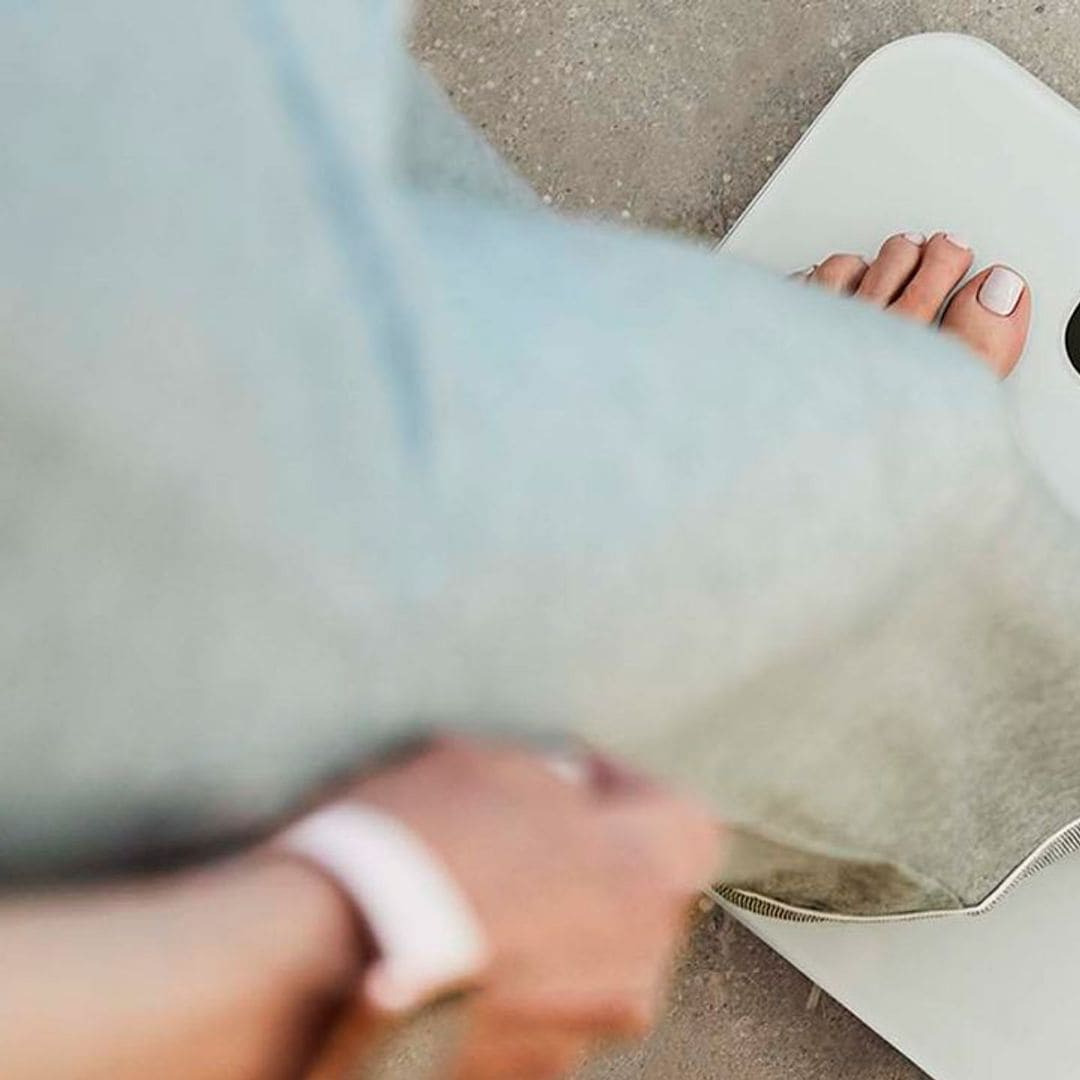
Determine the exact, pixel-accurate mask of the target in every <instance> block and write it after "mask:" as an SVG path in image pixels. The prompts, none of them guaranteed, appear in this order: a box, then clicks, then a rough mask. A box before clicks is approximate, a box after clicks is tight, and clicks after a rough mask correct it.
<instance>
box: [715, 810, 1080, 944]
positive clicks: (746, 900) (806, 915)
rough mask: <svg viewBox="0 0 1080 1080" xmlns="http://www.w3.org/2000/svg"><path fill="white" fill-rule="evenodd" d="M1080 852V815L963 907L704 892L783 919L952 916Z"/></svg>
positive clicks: (982, 910) (719, 889) (989, 903)
mask: <svg viewBox="0 0 1080 1080" xmlns="http://www.w3.org/2000/svg"><path fill="white" fill-rule="evenodd" d="M1077 852H1080V818H1075V819H1074V820H1072V821H1070V822H1069V823H1068V824H1067V825H1063V826H1062V827H1061V828H1060V829H1058V830H1057V832H1055V833H1052V834H1051V835H1050V836H1048V837H1047V838H1046V839H1045V840H1044V841H1043V842H1042V843H1041V844H1039V845H1038V847H1036V848H1034V849H1033V850H1032V851H1031V852H1030V853H1029V854H1028V855H1027V856H1026V857H1025V858H1024V859H1022V860H1021V861H1020V862H1019V863H1017V865H1016V866H1014V867H1013V868H1012V870H1010V871H1009V873H1008V874H1006V875H1005V877H1004V878H1002V879H1001V881H999V882H998V884H997V885H995V886H994V888H993V889H991V891H990V892H989V893H987V894H986V896H984V897H983V898H982V900H980V901H979V902H978V903H977V904H973V905H971V906H970V907H960V908H935V909H930V910H927V911H905V912H899V913H898V914H895V915H844V914H841V913H839V912H832V911H818V910H817V909H815V908H807V907H800V906H799V905H797V904H788V903H785V902H784V901H782V900H773V899H771V898H770V897H768V896H762V895H761V894H760V893H756V892H752V891H750V890H749V889H736V888H734V887H732V886H730V885H717V886H715V887H713V886H706V887H705V888H704V889H702V892H703V893H704V894H705V895H706V896H707V897H708V898H709V899H710V900H713V901H715V902H717V903H720V904H731V905H733V906H734V907H737V908H740V909H741V910H743V911H746V912H748V913H749V914H751V915H763V916H765V917H766V918H770V919H782V920H784V921H785V922H799V923H819V922H830V923H888V922H915V921H917V920H919V919H941V918H944V917H946V916H948V915H985V914H986V912H988V911H989V910H990V909H991V908H993V907H994V906H996V905H997V904H999V903H1000V902H1001V901H1002V900H1003V899H1004V898H1005V897H1006V896H1007V895H1008V894H1009V893H1011V892H1012V891H1013V889H1015V888H1016V886H1017V885H1019V884H1020V883H1021V882H1023V881H1026V880H1027V879H1028V878H1030V877H1033V876H1034V875H1035V874H1037V873H1038V872H1039V871H1040V870H1045V869H1046V867H1048V866H1050V865H1052V864H1053V863H1056V862H1057V861H1058V860H1059V859H1063V858H1065V857H1066V856H1067V855H1074V854H1076V853H1077Z"/></svg>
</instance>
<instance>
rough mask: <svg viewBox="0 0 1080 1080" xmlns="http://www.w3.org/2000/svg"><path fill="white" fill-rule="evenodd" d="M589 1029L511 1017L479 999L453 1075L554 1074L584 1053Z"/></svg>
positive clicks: (516, 1079) (464, 1079) (533, 1079)
mask: <svg viewBox="0 0 1080 1080" xmlns="http://www.w3.org/2000/svg"><path fill="white" fill-rule="evenodd" d="M589 1042H590V1038H589V1036H588V1035H582V1034H581V1033H579V1032H577V1031H572V1030H567V1029H565V1028H562V1027H560V1026H559V1025H557V1024H554V1023H550V1022H548V1021H538V1020H536V1019H535V1018H533V1019H531V1020H524V1019H522V1018H521V1017H508V1016H506V1015H504V1014H503V1011H502V1010H501V1009H499V1008H495V1007H492V1006H491V1005H490V1004H488V1003H485V1002H482V1001H481V1002H478V1003H477V1005H476V1007H475V1009H474V1015H473V1017H472V1020H471V1023H470V1025H469V1027H468V1029H467V1031H466V1034H465V1038H464V1039H463V1041H462V1043H461V1046H460V1047H459V1049H458V1054H457V1058H456V1060H455V1062H454V1065H453V1069H452V1072H451V1075H452V1076H453V1077H454V1080H555V1078H557V1077H562V1076H565V1075H566V1074H567V1073H569V1072H570V1071H571V1070H573V1069H574V1068H575V1067H576V1066H577V1065H578V1064H579V1063H580V1061H581V1059H582V1058H583V1057H584V1055H585V1051H586V1049H587V1047H588V1045H589Z"/></svg>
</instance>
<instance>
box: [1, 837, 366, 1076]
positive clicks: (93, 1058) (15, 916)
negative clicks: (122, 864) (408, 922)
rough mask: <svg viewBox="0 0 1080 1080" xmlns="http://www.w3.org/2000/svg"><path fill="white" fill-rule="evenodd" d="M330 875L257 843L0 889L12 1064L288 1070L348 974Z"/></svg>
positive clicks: (250, 1072) (348, 946)
mask: <svg viewBox="0 0 1080 1080" xmlns="http://www.w3.org/2000/svg"><path fill="white" fill-rule="evenodd" d="M360 952H361V945H360V936H359V934H358V933H357V930H356V928H355V927H354V925H353V924H352V920H351V916H350V914H349V910H348V907H347V906H346V905H345V904H344V903H343V902H342V900H341V898H340V897H339V896H338V895H337V892H336V890H335V888H334V887H333V886H332V885H331V884H330V883H329V881H328V880H325V879H323V878H322V877H320V876H319V875H318V874H317V873H315V872H313V871H311V870H309V869H307V868H306V867H304V866H303V865H302V864H300V863H299V862H292V861H290V860H288V859H284V858H282V859H276V858H272V857H269V856H256V857H249V858H247V859H244V860H238V861H236V862H233V863H229V864H223V865H221V866H217V867H214V868H211V869H206V870H201V871H198V872H194V873H188V874H185V875H183V876H178V877H172V878H168V879H160V880H156V881H153V882H149V883H138V884H129V885H124V886H114V887H108V888H100V889H94V890H92V891H85V892H78V893H76V892H72V893H68V894H65V895H62V896H54V897H50V898H46V899H42V898H35V899H34V900H33V901H23V900H16V901H11V902H8V903H7V904H3V905H0V956H2V957H3V960H4V963H3V969H2V970H0V985H2V986H3V990H2V991H0V998H2V999H3V1007H2V1008H0V1060H3V1061H4V1062H5V1071H7V1072H10V1074H11V1075H13V1076H19V1077H23V1078H27V1080H30V1078H34V1077H55V1076H65V1077H98V1076H101V1077H109V1078H110V1080H122V1078H127V1077H140V1078H141V1077H144V1076H150V1075H153V1076H155V1077H162V1078H166V1077H172V1076H176V1077H178V1078H180V1077H182V1078H184V1080H200V1078H203V1077H206V1078H210V1077H228V1078H230V1080H231V1078H238V1077H259V1078H262V1077H277V1076H281V1077H287V1076H293V1075H297V1074H298V1073H299V1072H300V1071H301V1070H302V1068H303V1065H304V1063H305V1062H306V1061H308V1060H309V1059H310V1057H311V1056H312V1054H313V1052H314V1050H315V1048H316V1045H317V1043H318V1041H319V1039H320V1038H321V1036H322V1035H323V1033H324V1032H325V1031H326V1029H327V1026H328V1024H330V1023H331V1022H332V1021H333V1019H334V1018H335V1016H336V1015H337V1012H338V1010H339V1009H340V1007H341V1005H342V1002H343V1001H344V999H345V995H347V994H348V993H349V991H350V989H351V987H352V986H353V980H355V979H356V976H357V971H358V970H359V967H360V964H361V959H362V958H361V956H360Z"/></svg>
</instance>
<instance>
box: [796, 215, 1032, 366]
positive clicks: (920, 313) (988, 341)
mask: <svg viewBox="0 0 1080 1080" xmlns="http://www.w3.org/2000/svg"><path fill="white" fill-rule="evenodd" d="M971 262H972V254H971V249H970V248H969V247H968V246H967V245H966V244H965V243H964V242H963V241H962V240H958V239H957V238H956V237H954V236H951V235H950V234H948V233H935V234H934V235H933V236H932V237H930V239H929V240H927V239H926V238H925V237H924V236H922V235H921V234H920V233H900V234H898V235H896V236H890V237H889V238H888V240H886V241H885V243H883V244H882V245H881V250H880V251H879V252H878V254H877V257H876V258H875V259H874V260H873V262H871V263H867V262H866V260H865V259H863V258H862V257H861V256H859V255H830V256H829V257H828V258H827V259H825V260H824V261H823V262H820V263H818V265H817V266H814V267H811V269H810V270H807V271H804V272H803V274H802V275H801V276H802V277H803V278H804V279H805V280H807V281H812V282H814V283H815V284H817V285H822V286H824V287H825V288H827V289H831V290H832V291H833V292H838V293H842V294H844V295H848V296H857V297H859V299H861V300H866V301H867V302H869V303H871V304H875V305H876V306H878V307H880V308H883V309H886V310H888V311H893V312H896V314H898V315H902V316H904V317H905V318H909V319H914V320H915V321H916V322H921V323H926V324H930V323H933V322H935V321H936V320H937V318H938V316H939V314H940V313H941V310H942V308H943V307H944V308H945V312H944V315H942V316H941V327H942V329H943V330H947V331H948V332H949V333H951V334H955V335H956V336H957V337H959V338H961V339H962V340H963V341H964V342H966V343H967V345H968V347H969V348H971V349H973V350H974V351H975V352H976V353H977V354H978V355H979V357H980V358H981V359H982V360H984V361H985V362H986V363H987V364H989V366H990V367H991V368H992V369H993V371H995V372H996V373H997V374H998V375H999V376H1002V377H1004V376H1005V375H1008V374H1009V372H1010V371H1012V369H1013V367H1014V366H1015V365H1016V361H1017V360H1019V359H1020V353H1021V352H1022V351H1023V348H1024V342H1025V341H1026V340H1027V333H1028V324H1029V323H1030V321H1031V290H1030V289H1029V288H1028V287H1027V284H1026V282H1025V281H1024V279H1023V278H1022V277H1020V275H1019V274H1017V273H1016V272H1015V271H1014V270H1010V269H1009V268H1008V267H1006V266H988V267H986V268H985V269H984V270H980V271H979V273H978V274H976V275H975V276H974V277H973V278H972V279H971V280H970V281H969V282H968V283H967V284H966V285H965V286H964V287H963V288H962V289H961V290H960V291H959V292H958V293H957V294H956V295H955V296H954V297H953V298H952V299H951V300H949V303H948V306H945V301H946V299H947V298H948V297H949V294H950V293H951V292H952V290H953V289H955V288H956V286H957V285H958V284H959V283H960V282H961V281H962V280H963V278H964V275H965V274H967V272H968V271H969V270H970V269H971Z"/></svg>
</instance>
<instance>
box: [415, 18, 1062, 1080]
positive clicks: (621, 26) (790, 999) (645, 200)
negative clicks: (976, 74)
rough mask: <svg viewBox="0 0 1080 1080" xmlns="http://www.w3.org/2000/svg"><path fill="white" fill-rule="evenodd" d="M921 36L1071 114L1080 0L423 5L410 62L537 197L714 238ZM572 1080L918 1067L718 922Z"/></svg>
mask: <svg viewBox="0 0 1080 1080" xmlns="http://www.w3.org/2000/svg"><path fill="white" fill-rule="evenodd" d="M926 30H956V31H962V32H965V33H972V34H977V35H979V36H980V37H983V38H986V39H987V40H988V41H991V42H992V43H994V44H995V45H998V46H999V47H1000V48H1002V49H1004V50H1005V51H1006V52H1007V53H1009V54H1010V55H1011V56H1013V57H1014V58H1015V59H1017V60H1019V61H1020V62H1021V63H1023V64H1024V65H1025V66H1026V67H1028V68H1029V69H1030V70H1031V71H1033V72H1034V73H1035V74H1036V75H1038V76H1039V77H1040V78H1042V79H1043V80H1045V81H1046V82H1048V83H1049V84H1050V85H1051V86H1052V87H1054V88H1055V89H1056V90H1057V91H1058V92H1059V93H1061V94H1063V95H1064V96H1065V97H1067V98H1069V99H1070V100H1072V101H1073V102H1074V103H1077V104H1080V0H1046V2H1036V0H1026V2H1020V3H1016V2H1011V0H982V2H977V3H975V2H971V0H864V2H861V3H855V2H842V0H805V2H795V0H742V2H738V3H736V2H734V0H425V2H423V3H422V5H421V11H420V17H419V20H418V24H417V28H416V35H415V50H416V53H417V55H418V56H420V57H421V59H422V60H423V61H424V62H425V63H426V64H427V65H428V66H429V67H430V68H431V69H432V70H433V71H434V73H435V74H436V75H437V77H438V78H439V79H440V80H441V81H442V83H443V85H444V86H446V88H447V89H448V91H449V92H450V93H451V94H452V96H453V98H454V100H455V101H456V102H457V104H458V106H459V107H460V108H461V109H462V110H463V111H464V112H465V113H466V115H468V116H469V117H470V118H471V119H472V120H473V121H474V122H475V123H476V124H477V125H478V126H480V127H481V128H483V129H484V131H485V132H486V133H487V135H488V137H489V138H490V139H491V140H492V142H494V143H495V145H496V146H498V147H499V148H500V149H501V150H502V151H503V153H504V154H505V155H506V156H507V157H508V158H509V159H510V160H511V161H512V162H514V163H515V164H516V165H517V167H518V169H519V170H520V171H521V172H522V173H523V175H525V176H526V177H527V178H528V179H529V180H530V182H531V183H532V184H533V186H534V187H535V188H536V189H537V191H538V192H540V194H541V195H542V196H543V197H544V198H545V200H547V201H550V202H551V203H553V204H554V205H556V206H559V207H562V208H564V209H566V210H568V211H571V212H575V213H581V212H584V213H592V214H599V215H603V216H608V217H614V218H617V219H621V220H627V221H631V222H634V223H637V224H639V225H644V226H649V227H653V228H662V229H679V230H682V231H685V232H688V233H691V234H696V235H707V236H711V237H716V238H718V237H720V236H722V235H723V234H724V232H725V231H726V230H727V229H728V227H730V225H731V224H732V223H733V222H734V220H735V218H736V217H737V215H738V214H739V212H740V211H741V210H742V209H743V207H744V206H745V205H746V203H747V202H748V201H749V200H750V198H751V197H752V196H753V195H754V193H755V192H756V191H757V190H758V189H759V188H760V187H761V186H762V184H763V183H764V182H765V180H766V179H767V178H768V177H769V175H770V174H771V173H772V171H773V170H774V169H775V168H776V166H777V165H778V164H779V162H780V160H781V159H782V158H783V156H784V154H786V153H787V151H788V150H790V148H791V147H792V145H793V144H794V142H795V140H796V139H797V138H798V137H799V135H800V134H801V133H802V132H803V131H804V130H805V128H806V127H807V125H808V124H809V123H810V122H811V121H812V120H813V118H814V117H815V116H816V115H817V113H818V112H819V111H820V110H821V108H822V107H823V106H824V105H825V103H826V102H827V101H828V100H829V98H830V97H831V96H832V94H833V93H834V92H835V91H836V89H837V88H838V87H839V85H840V83H841V82H842V81H843V79H844V77H845V76H846V75H847V74H848V73H849V72H850V71H851V70H852V69H853V68H854V67H855V65H856V64H858V63H859V61H860V60H862V59H864V58H865V57H866V56H867V55H868V54H869V53H870V52H872V51H873V50H874V49H875V48H876V47H877V46H879V45H882V44H885V43H886V42H888V41H891V40H893V39H895V38H897V37H902V36H904V35H906V34H913V33H918V32H920V31H926ZM1003 137H1007V133H1003ZM851 183H852V185H855V184H871V183H873V163H872V162H867V169H866V173H865V174H864V175H862V176H852V177H851ZM837 197H838V198H842V197H843V192H838V193H837ZM896 225H897V229H902V228H905V227H906V223H905V222H902V221H898V222H897V223H896ZM403 1075H404V1074H403ZM582 1075H583V1078H588V1080H631V1078H634V1080H668V1078H670V1077H686V1078H687V1080H706V1078H708V1080H818V1078H821V1080H825V1078H828V1080H849V1078H850V1080H855V1078H856V1077H857V1078H859V1080H915V1078H917V1077H920V1076H922V1075H923V1074H922V1073H920V1072H919V1070H917V1069H916V1068H915V1067H914V1066H913V1065H911V1064H910V1063H909V1062H907V1061H906V1060H905V1059H903V1058H902V1057H901V1056H900V1055H899V1054H897V1053H896V1052H895V1051H893V1050H892V1049H891V1048H889V1047H888V1046H886V1045H885V1044H884V1043H883V1042H881V1040H880V1039H878V1038H877V1037H876V1036H874V1035H873V1034H872V1033H871V1032H869V1031H868V1030H867V1029H866V1028H864V1027H862V1025H861V1024H859V1022H858V1021H857V1020H855V1019H854V1018H853V1017H852V1016H851V1015H850V1014H848V1013H846V1012H845V1011H844V1010H843V1009H841V1008H840V1007H839V1006H838V1005H836V1004H835V1003H833V1002H831V1001H830V1000H829V999H828V998H826V997H821V998H820V1000H817V998H816V995H814V997H811V987H810V985H809V984H808V983H807V981H806V980H805V979H804V978H803V977H802V976H801V975H799V974H798V973H797V972H796V971H794V969H792V968H791V967H790V966H789V965H787V964H786V963H785V962H784V961H782V960H781V959H780V958H779V957H777V956H776V955H775V954H773V953H772V952H770V951H769V950H768V949H767V948H766V947H765V946H764V945H762V944H761V943H760V942H758V941H757V940H756V939H755V938H753V937H752V936H751V935H750V934H749V933H747V932H746V931H745V930H742V929H741V928H740V927H738V926H737V925H736V924H734V923H733V922H731V921H730V920H722V919H721V918H720V917H719V915H718V914H717V913H714V914H713V915H711V916H709V917H707V918H706V919H704V920H703V921H702V922H701V924H700V925H699V926H698V928H697V930H696V932H695V934H694V938H693V942H692V945H691V949H690V952H689V954H688V956H687V958H686V961H685V962H684V963H683V965H682V966H681V968H680V971H679V975H678V979H677V981H676V986H675V991H674V994H673V997H672V1001H671V1007H670V1009H669V1012H668V1014H667V1016H666V1017H665V1019H664V1022H663V1023H662V1025H661V1026H660V1028H659V1030H658V1031H657V1033H656V1034H655V1035H654V1036H653V1038H652V1039H651V1040H650V1041H649V1042H648V1043H646V1044H645V1045H644V1046H643V1047H641V1048H639V1049H637V1050H635V1051H632V1052H630V1053H624V1054H622V1055H616V1056H615V1057H612V1058H609V1059H607V1060H606V1061H598V1062H596V1063H594V1064H593V1065H591V1066H590V1067H589V1068H588V1069H586V1070H585V1072H584V1073H583V1074H582ZM946 1080H947V1078H946Z"/></svg>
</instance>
